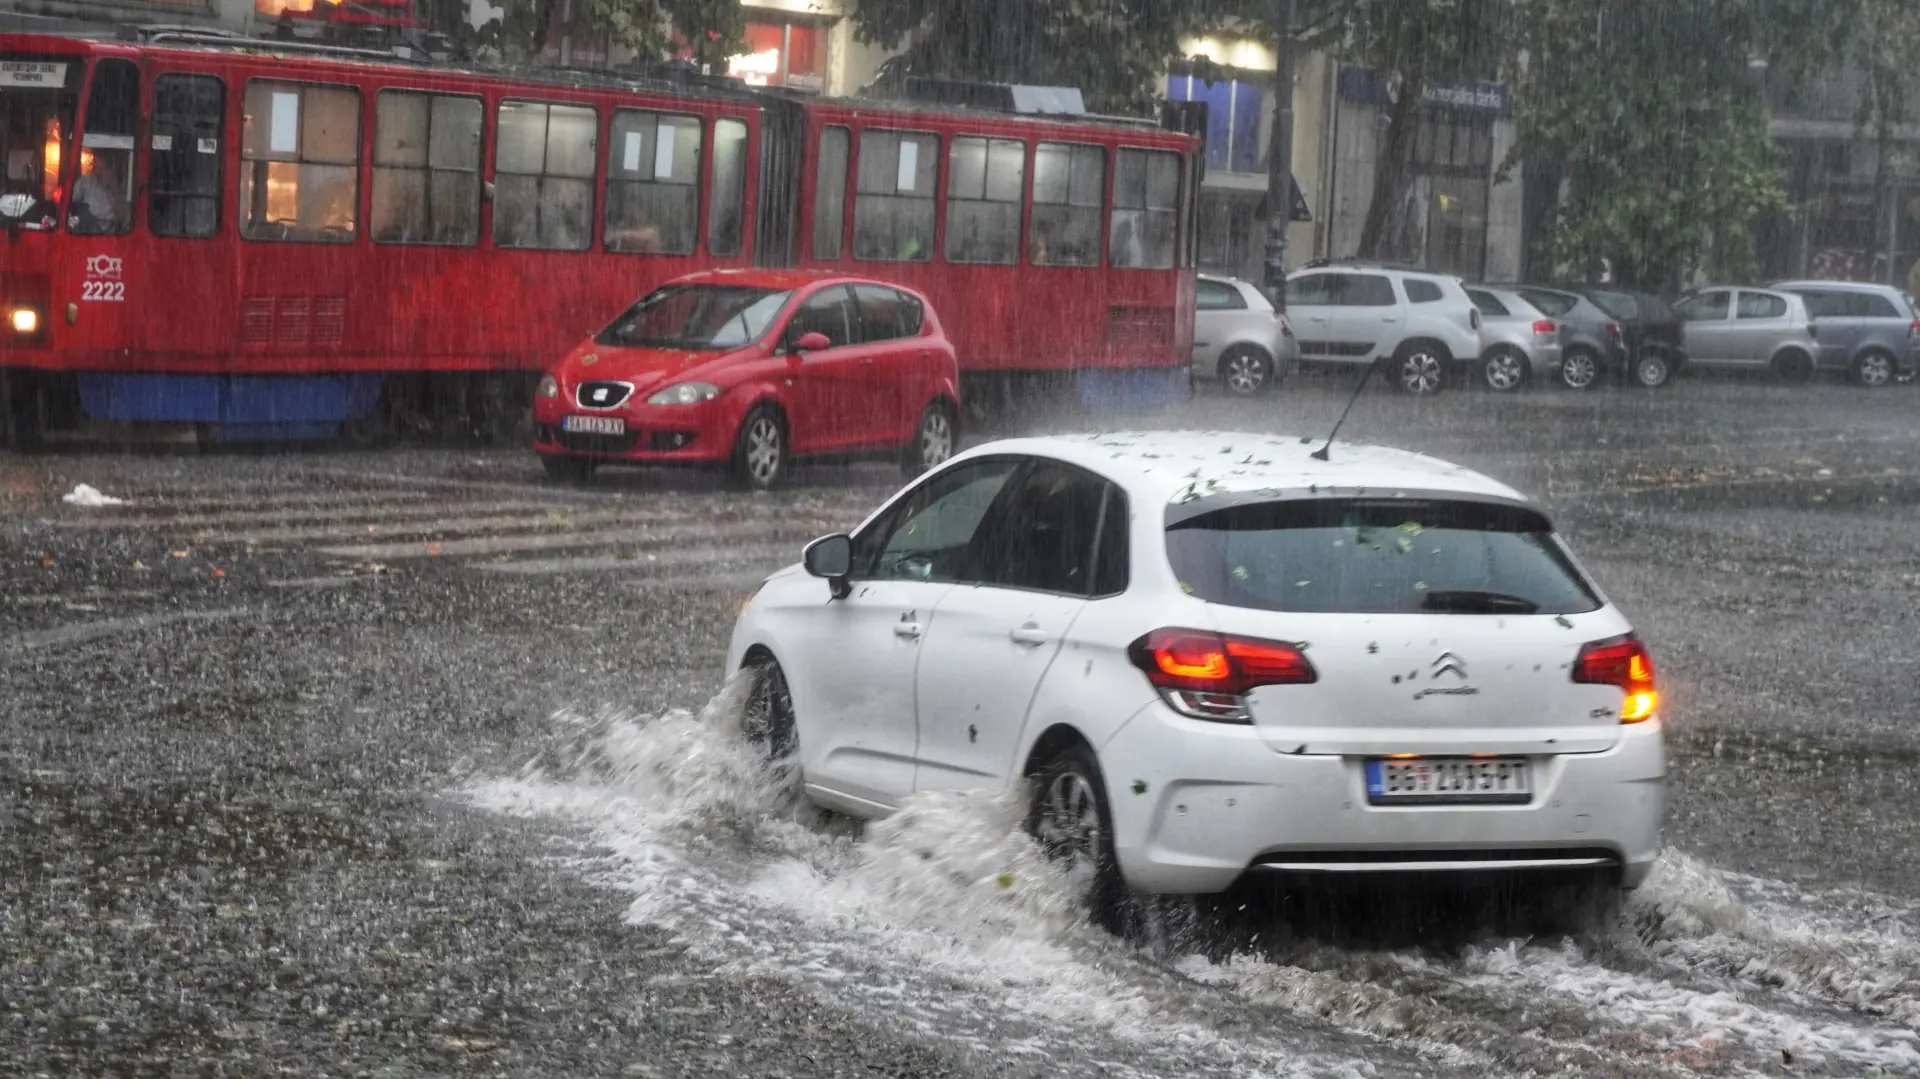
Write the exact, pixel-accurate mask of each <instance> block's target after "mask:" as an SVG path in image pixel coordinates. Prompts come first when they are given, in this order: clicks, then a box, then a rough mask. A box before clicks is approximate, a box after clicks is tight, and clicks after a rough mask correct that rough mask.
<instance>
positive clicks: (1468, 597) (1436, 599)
mask: <svg viewBox="0 0 1920 1079" xmlns="http://www.w3.org/2000/svg"><path fill="white" fill-rule="evenodd" d="M1420 606H1421V607H1422V608H1424V609H1426V610H1429V611H1459V612H1463V613H1469V614H1532V613H1534V612H1535V611H1538V610H1539V609H1540V605H1539V604H1538V603H1535V602H1533V601H1532V600H1530V599H1528V598H1526V597H1525V596H1514V595H1509V594H1507V593H1505V592H1480V591H1475V590H1473V589H1454V590H1443V591H1438V592H1428V593H1427V594H1426V595H1425V596H1422V597H1421V599H1420Z"/></svg>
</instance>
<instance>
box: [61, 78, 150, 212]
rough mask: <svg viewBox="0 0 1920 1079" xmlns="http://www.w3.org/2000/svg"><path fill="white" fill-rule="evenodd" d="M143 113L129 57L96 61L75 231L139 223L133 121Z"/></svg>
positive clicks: (75, 186)
mask: <svg viewBox="0 0 1920 1079" xmlns="http://www.w3.org/2000/svg"><path fill="white" fill-rule="evenodd" d="M139 112H140V70H139V69H138V68H136V67H134V66H133V63H132V62H131V61H128V60H102V61H100V62H99V63H97V64H95V65H94V68H93V92H92V94H91V95H90V96H89V97H88V99H87V123H86V126H85V127H83V128H81V133H80V172H79V175H78V177H77V178H76V179H75V180H74V182H73V199H72V201H71V202H70V203H69V204H68V205H70V206H71V207H72V208H73V209H72V210H71V211H70V212H71V215H72V216H70V217H69V218H68V219H67V228H68V229H69V230H71V231H73V232H78V233H83V234H86V235H90V236H107V235H116V234H119V233H123V232H126V231H127V230H128V229H130V228H132V227H133V126H134V122H135V121H136V120H137V119H138V117H139Z"/></svg>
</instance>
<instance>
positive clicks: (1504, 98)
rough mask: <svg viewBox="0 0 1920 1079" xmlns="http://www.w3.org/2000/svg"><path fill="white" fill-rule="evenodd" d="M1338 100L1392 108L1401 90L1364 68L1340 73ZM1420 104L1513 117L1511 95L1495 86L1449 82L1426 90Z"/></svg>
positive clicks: (1349, 68) (1490, 83)
mask: <svg viewBox="0 0 1920 1079" xmlns="http://www.w3.org/2000/svg"><path fill="white" fill-rule="evenodd" d="M1340 96H1341V97H1344V98H1346V99H1347V100H1349V101H1364V102H1366V103H1368V104H1371V105H1383V106H1384V105H1391V104H1393V103H1394V102H1395V101H1397V100H1399V97H1400V89H1399V87H1397V86H1393V85H1389V84H1388V83H1387V82H1385V81H1384V80H1381V79H1377V78H1375V77H1374V75H1373V72H1371V71H1368V70H1367V69H1366V68H1363V67H1342V68H1341V69H1340ZM1420 100H1421V101H1423V102H1425V103H1426V104H1428V105H1436V106H1439V107H1440V108H1443V109H1459V110H1461V111H1463V112H1489V113H1492V114H1494V115H1496V116H1512V115H1513V95H1512V94H1510V93H1509V92H1508V91H1507V88H1506V87H1504V86H1502V85H1500V84H1499V83H1495V82H1450V83H1440V84H1437V85H1433V86H1429V87H1427V88H1426V89H1425V90H1423V91H1421V94H1420Z"/></svg>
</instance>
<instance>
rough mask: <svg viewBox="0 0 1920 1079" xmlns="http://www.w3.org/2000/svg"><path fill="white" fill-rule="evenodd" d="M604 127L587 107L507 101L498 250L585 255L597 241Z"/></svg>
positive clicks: (502, 122) (500, 151)
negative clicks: (597, 179) (597, 178)
mask: <svg viewBox="0 0 1920 1079" xmlns="http://www.w3.org/2000/svg"><path fill="white" fill-rule="evenodd" d="M598 126H599V120H598V117H597V115H596V114H595V113H594V111H593V109H592V108H590V107H588V106H584V105H549V104H547V103H545V102H540V101H502V102H501V103H500V118H499V122H498V127H497V129H496V133H495V145H494V154H493V184H494V201H493V243H494V246H496V247H525V248H541V249H546V250H551V251H585V250H586V249H587V247H588V246H589V245H591V244H592V242H593V166H594V158H595V156H596V149H597V148H596V146H595V135H596V129H597V128H598Z"/></svg>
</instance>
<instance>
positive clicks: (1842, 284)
mask: <svg viewBox="0 0 1920 1079" xmlns="http://www.w3.org/2000/svg"><path fill="white" fill-rule="evenodd" d="M1767 287H1768V288H1770V289H1776V290H1788V289H1802V288H1817V289H1832V290H1833V291H1835V292H1892V293H1896V294H1897V293H1899V292H1900V291H1901V290H1900V289H1898V288H1895V287H1894V286H1892V285H1881V284H1876V283H1875V282H1872V281H1819V280H1805V281H1775V282H1774V283H1772V284H1771V285H1768V286H1767Z"/></svg>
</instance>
